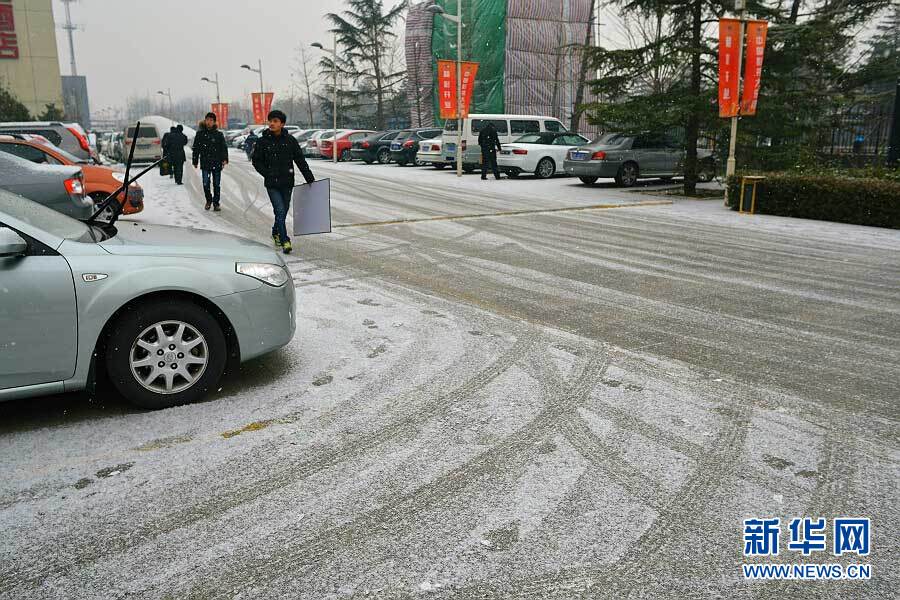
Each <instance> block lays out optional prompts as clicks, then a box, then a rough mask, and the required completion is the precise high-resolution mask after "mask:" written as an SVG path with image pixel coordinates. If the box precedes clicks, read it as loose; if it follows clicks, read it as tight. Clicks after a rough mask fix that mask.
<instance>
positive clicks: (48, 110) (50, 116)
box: [37, 102, 66, 121]
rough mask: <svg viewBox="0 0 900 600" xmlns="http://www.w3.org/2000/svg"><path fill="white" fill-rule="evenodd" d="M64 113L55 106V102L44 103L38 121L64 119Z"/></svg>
mask: <svg viewBox="0 0 900 600" xmlns="http://www.w3.org/2000/svg"><path fill="white" fill-rule="evenodd" d="M65 118H66V117H65V113H63V111H62V110H60V109H58V108H56V104H54V103H52V102H51V103H50V104H45V105H44V112H43V113H41V114H40V115H38V118H37V120H38V121H62V120H63V119H65Z"/></svg>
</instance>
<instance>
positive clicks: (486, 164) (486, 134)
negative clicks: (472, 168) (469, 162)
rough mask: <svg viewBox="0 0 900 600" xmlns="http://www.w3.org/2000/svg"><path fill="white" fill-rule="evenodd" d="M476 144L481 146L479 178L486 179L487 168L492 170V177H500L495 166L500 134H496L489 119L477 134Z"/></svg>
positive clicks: (498, 170) (495, 129)
mask: <svg viewBox="0 0 900 600" xmlns="http://www.w3.org/2000/svg"><path fill="white" fill-rule="evenodd" d="M478 145H479V146H481V179H487V173H488V169H491V170H492V171H493V172H494V177H496V178H497V179H500V169H499V167H497V152H499V151H500V136H499V135H497V128H496V127H494V124H493V123H491V122H490V121H488V123H487V125H485V126H484V128H482V130H481V133H479V134H478Z"/></svg>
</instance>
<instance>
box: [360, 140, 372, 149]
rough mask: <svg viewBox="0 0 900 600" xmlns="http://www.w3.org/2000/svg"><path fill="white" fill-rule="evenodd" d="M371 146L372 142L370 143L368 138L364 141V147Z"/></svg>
mask: <svg viewBox="0 0 900 600" xmlns="http://www.w3.org/2000/svg"><path fill="white" fill-rule="evenodd" d="M369 146H371V144H370V143H369V141H368V140H366V141H365V142H363V143H362V147H363V148H368V147H369Z"/></svg>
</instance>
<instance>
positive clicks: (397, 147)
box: [391, 144, 400, 150]
mask: <svg viewBox="0 0 900 600" xmlns="http://www.w3.org/2000/svg"><path fill="white" fill-rule="evenodd" d="M399 149H400V144H391V150H399Z"/></svg>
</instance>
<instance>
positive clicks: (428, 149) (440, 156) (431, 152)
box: [416, 138, 447, 169]
mask: <svg viewBox="0 0 900 600" xmlns="http://www.w3.org/2000/svg"><path fill="white" fill-rule="evenodd" d="M443 147H444V141H443V140H442V139H441V138H434V139H430V140H425V141H423V142H420V143H419V152H418V154H416V162H418V163H419V164H423V165H433V166H434V168H435V169H443V168H444V167H446V166H447V160H446V158H444V151H443Z"/></svg>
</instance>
